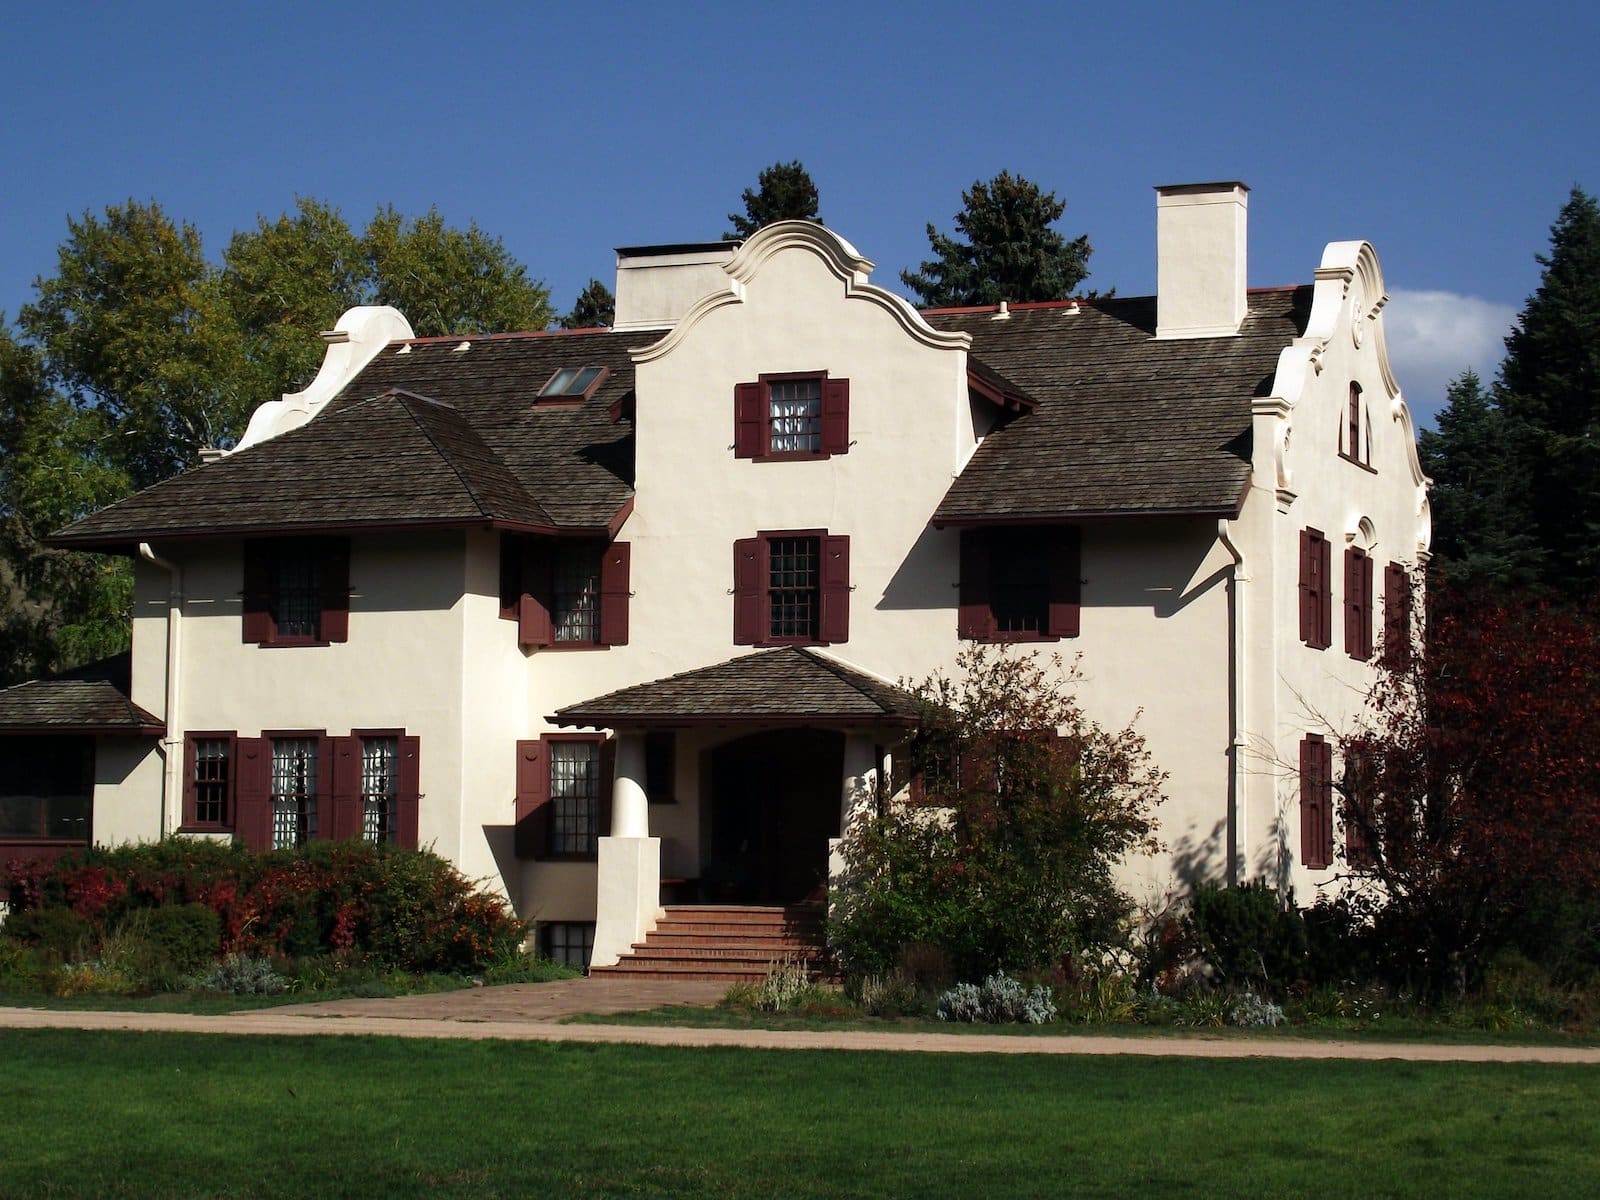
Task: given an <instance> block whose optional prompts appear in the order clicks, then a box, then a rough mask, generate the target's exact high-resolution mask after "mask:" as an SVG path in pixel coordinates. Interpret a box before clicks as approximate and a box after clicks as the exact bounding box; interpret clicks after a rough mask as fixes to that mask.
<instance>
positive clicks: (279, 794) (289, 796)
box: [272, 737, 317, 850]
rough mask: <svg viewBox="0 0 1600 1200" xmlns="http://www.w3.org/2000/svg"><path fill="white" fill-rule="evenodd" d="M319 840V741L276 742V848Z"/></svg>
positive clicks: (274, 741) (282, 740)
mask: <svg viewBox="0 0 1600 1200" xmlns="http://www.w3.org/2000/svg"><path fill="white" fill-rule="evenodd" d="M316 837H317V739H316V738H314V737H309V738H273V739H272V848H273V849H274V850H282V849H285V848H288V847H293V846H303V845H305V844H306V843H307V842H309V841H314V840H315V839H316Z"/></svg>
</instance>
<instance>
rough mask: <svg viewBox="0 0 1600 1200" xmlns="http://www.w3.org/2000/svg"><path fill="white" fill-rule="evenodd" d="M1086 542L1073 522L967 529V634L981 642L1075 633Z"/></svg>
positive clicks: (961, 617)
mask: <svg viewBox="0 0 1600 1200" xmlns="http://www.w3.org/2000/svg"><path fill="white" fill-rule="evenodd" d="M1081 570H1082V542H1081V539H1080V537H1079V533H1078V530H1077V529H1076V528H1075V527H1071V526H1048V525H1040V526H1027V527H1010V528H1008V527H994V528H983V529H964V530H962V531H961V584H960V608H959V610H958V613H957V620H956V627H957V632H958V633H959V634H960V636H961V637H964V638H971V639H973V640H975V641H980V642H1019V641H1054V640H1056V639H1058V638H1064V637H1077V636H1078V630H1079V623H1080V612H1081V593H1082V584H1081V581H1080V579H1079V575H1080V573H1081Z"/></svg>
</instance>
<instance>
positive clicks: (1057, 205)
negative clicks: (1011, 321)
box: [900, 171, 1091, 308]
mask: <svg viewBox="0 0 1600 1200" xmlns="http://www.w3.org/2000/svg"><path fill="white" fill-rule="evenodd" d="M961 200H962V203H963V205H964V206H965V207H964V208H963V209H962V211H961V212H959V213H957V214H956V218H955V221H956V229H957V231H958V233H959V234H960V235H962V236H964V237H965V238H966V240H965V241H961V240H958V238H956V237H950V236H947V235H945V234H942V233H940V232H939V231H938V230H937V229H935V228H934V227H933V226H932V225H929V226H928V241H929V243H930V244H931V245H932V247H933V253H934V257H933V258H932V259H930V260H928V261H926V262H924V263H923V264H922V269H921V270H920V271H917V272H915V273H913V272H911V271H902V272H900V279H901V281H902V282H904V283H905V285H906V286H907V287H909V288H911V290H912V291H914V292H916V294H917V297H918V299H919V300H920V301H921V303H922V304H923V305H925V306H927V307H930V308H948V307H955V306H962V305H974V304H998V303H1000V302H1001V301H1002V300H1008V301H1011V302H1012V303H1022V302H1026V301H1032V300H1064V299H1066V298H1067V297H1068V296H1071V295H1072V293H1073V289H1075V288H1076V287H1077V286H1078V284H1080V283H1082V282H1083V280H1084V279H1086V278H1088V275H1089V265H1088V264H1089V254H1090V253H1091V248H1090V246H1089V239H1088V237H1087V236H1080V237H1077V238H1074V239H1073V240H1072V241H1068V240H1067V239H1066V238H1064V237H1063V236H1062V235H1061V234H1060V233H1058V232H1057V231H1056V230H1054V229H1052V228H1050V226H1051V225H1052V224H1053V223H1054V222H1055V221H1057V220H1059V219H1060V217H1061V215H1062V213H1064V212H1066V209H1067V205H1066V202H1065V201H1063V200H1058V199H1057V198H1056V195H1055V193H1054V192H1045V191H1041V190H1040V188H1039V185H1038V184H1036V183H1034V182H1032V181H1031V180H1028V179H1024V178H1022V176H1020V175H1012V174H1011V173H1010V172H1009V171H1002V172H1000V174H998V175H996V176H995V177H994V178H993V179H991V180H989V181H988V182H987V183H985V182H983V181H981V180H980V181H978V182H976V183H974V184H973V185H972V189H971V190H970V191H966V192H962V193H961Z"/></svg>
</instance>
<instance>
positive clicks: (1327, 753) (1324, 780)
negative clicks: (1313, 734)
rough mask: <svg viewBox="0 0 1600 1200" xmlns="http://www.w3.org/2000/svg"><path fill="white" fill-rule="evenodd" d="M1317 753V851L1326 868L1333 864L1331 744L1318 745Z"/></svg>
mask: <svg viewBox="0 0 1600 1200" xmlns="http://www.w3.org/2000/svg"><path fill="white" fill-rule="evenodd" d="M1317 752H1318V755H1319V756H1320V762H1319V763H1318V766H1319V767H1320V770H1319V771H1318V772H1317V783H1318V784H1319V785H1320V787H1321V789H1322V795H1321V804H1322V810H1321V811H1322V823H1321V824H1320V825H1319V826H1318V828H1317V840H1318V847H1317V849H1318V851H1319V852H1320V858H1319V861H1320V862H1321V863H1322V865H1323V866H1328V865H1329V864H1331V863H1332V862H1333V743H1331V742H1322V743H1320V744H1319V745H1318V747H1317Z"/></svg>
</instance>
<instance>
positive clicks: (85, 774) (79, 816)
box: [0, 736, 94, 844]
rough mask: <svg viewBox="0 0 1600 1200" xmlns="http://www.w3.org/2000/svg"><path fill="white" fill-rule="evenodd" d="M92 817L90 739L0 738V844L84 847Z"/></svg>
mask: <svg viewBox="0 0 1600 1200" xmlns="http://www.w3.org/2000/svg"><path fill="white" fill-rule="evenodd" d="M93 812H94V739H93V738H88V737H65V736H46V737H6V738H0V839H3V840H6V841H9V840H12V839H34V838H39V839H53V840H60V841H74V842H83V843H85V844H87V843H88V841H89V834H90V827H91V818H92V816H93Z"/></svg>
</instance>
